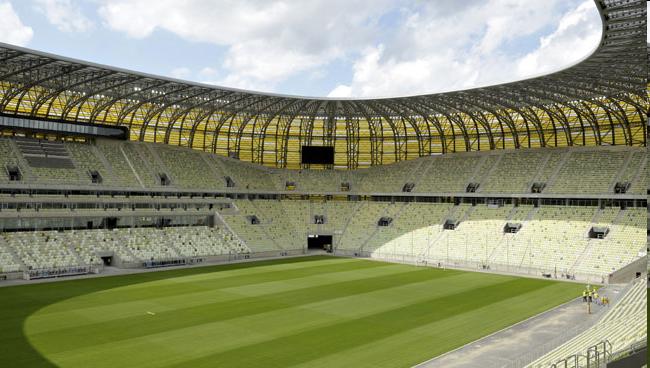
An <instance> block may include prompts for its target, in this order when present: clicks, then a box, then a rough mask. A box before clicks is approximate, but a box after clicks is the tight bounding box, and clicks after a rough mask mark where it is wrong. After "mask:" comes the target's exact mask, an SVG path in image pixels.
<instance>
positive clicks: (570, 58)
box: [517, 1, 602, 77]
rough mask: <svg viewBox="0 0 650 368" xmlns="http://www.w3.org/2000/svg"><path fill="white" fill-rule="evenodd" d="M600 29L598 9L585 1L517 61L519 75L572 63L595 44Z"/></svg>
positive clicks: (599, 35) (599, 34)
mask: <svg viewBox="0 0 650 368" xmlns="http://www.w3.org/2000/svg"><path fill="white" fill-rule="evenodd" d="M601 33H602V27H601V26H600V18H599V17H598V13H595V14H594V11H593V4H592V3H591V1H585V2H583V3H582V4H580V5H579V6H578V7H577V8H575V9H573V10H572V11H570V12H568V13H567V14H565V15H564V16H563V17H562V19H561V20H560V23H559V25H558V27H557V29H556V30H555V31H554V32H553V33H551V34H550V35H548V36H545V37H542V38H541V39H540V42H539V47H538V48H537V49H536V50H534V51H533V52H530V53H529V54H527V55H525V56H524V57H522V58H521V59H520V60H519V61H518V63H517V74H518V75H519V76H521V77H524V76H530V75H535V74H541V73H546V72H550V71H554V70H556V69H558V68H561V67H566V66H568V65H570V64H571V63H575V62H577V61H578V60H580V59H581V58H582V57H585V56H587V55H588V54H589V53H590V51H592V50H593V49H594V47H595V46H596V45H598V41H600V37H601Z"/></svg>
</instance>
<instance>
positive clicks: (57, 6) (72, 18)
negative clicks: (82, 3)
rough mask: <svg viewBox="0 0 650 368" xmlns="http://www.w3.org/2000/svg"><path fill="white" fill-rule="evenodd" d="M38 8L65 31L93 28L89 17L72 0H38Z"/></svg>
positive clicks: (52, 22) (85, 30)
mask: <svg viewBox="0 0 650 368" xmlns="http://www.w3.org/2000/svg"><path fill="white" fill-rule="evenodd" d="M35 3H36V5H35V6H36V9H37V10H38V11H40V12H41V13H43V14H44V15H45V17H46V18H47V20H48V21H49V22H50V23H51V24H52V25H54V26H55V27H56V28H57V29H59V30H60V31H63V32H87V31H89V30H90V29H92V28H93V26H94V25H93V22H92V21H91V20H90V19H88V18H87V17H86V16H85V15H84V14H83V13H82V12H81V9H80V8H79V7H78V6H77V5H76V4H75V3H73V2H72V0H36V1H35Z"/></svg>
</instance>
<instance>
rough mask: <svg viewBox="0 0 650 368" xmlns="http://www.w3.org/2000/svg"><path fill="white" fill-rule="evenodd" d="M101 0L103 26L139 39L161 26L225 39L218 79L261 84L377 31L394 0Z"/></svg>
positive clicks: (267, 85) (311, 67) (313, 65)
mask: <svg viewBox="0 0 650 368" xmlns="http://www.w3.org/2000/svg"><path fill="white" fill-rule="evenodd" d="M101 1H102V3H101V6H100V8H99V14H100V16H101V17H102V19H103V20H104V22H105V24H106V25H107V26H108V27H109V28H111V29H113V30H117V31H121V32H124V33H126V34H127V35H129V36H130V37H133V38H138V39H141V38H145V37H148V36H150V35H151V34H152V33H153V32H155V31H156V30H164V31H168V32H172V33H174V34H176V35H178V36H180V37H182V38H184V39H186V40H189V41H193V42H207V43H211V44H215V45H220V46H225V47H226V48H227V51H226V55H225V58H224V60H223V63H222V64H221V65H218V66H219V69H220V71H221V72H223V74H222V77H221V78H220V79H218V80H217V81H218V82H221V83H224V84H227V85H229V86H233V87H239V88H251V87H253V88H264V89H267V90H268V89H271V90H272V89H273V88H274V86H275V85H276V84H277V83H279V82H281V81H283V80H286V79H287V78H289V77H291V76H294V75H296V74H298V73H301V72H306V71H315V70H316V69H317V68H319V67H322V66H324V65H326V64H328V63H330V62H332V61H333V60H336V59H337V58H340V57H342V56H343V55H344V54H345V53H346V51H348V50H354V49H359V48H361V47H362V46H364V45H365V44H367V42H368V39H370V38H372V37H373V35H374V34H375V33H376V32H377V30H378V28H377V22H376V21H377V18H378V17H379V16H380V15H381V14H383V13H384V12H385V11H386V9H388V8H390V7H392V6H394V3H393V2H391V1H389V0H381V1H377V0H362V1H356V2H351V1H347V0H330V1H318V0H301V1H299V2H292V3H288V2H285V1H280V0H276V1H264V0H230V1H221V2H214V1H209V0H187V1H177V0H111V1H108V0H101ZM350 30H354V31H353V32H350ZM215 62H216V60H215Z"/></svg>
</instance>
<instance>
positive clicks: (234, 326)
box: [0, 257, 581, 367]
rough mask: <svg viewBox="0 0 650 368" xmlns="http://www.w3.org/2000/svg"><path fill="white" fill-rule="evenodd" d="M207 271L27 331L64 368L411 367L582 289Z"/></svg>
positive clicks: (69, 306)
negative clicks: (131, 367) (119, 367)
mask: <svg viewBox="0 0 650 368" xmlns="http://www.w3.org/2000/svg"><path fill="white" fill-rule="evenodd" d="M247 271H250V272H247ZM198 273H199V274H192V272H191V270H186V273H185V274H183V273H180V274H178V273H172V274H173V275H174V276H175V277H172V278H167V279H165V278H161V279H157V280H155V281H150V282H145V283H133V282H134V280H133V279H132V278H133V277H134V276H138V275H129V276H127V277H128V278H130V280H129V284H127V286H120V285H119V281H118V279H119V277H115V278H113V277H112V278H111V279H115V282H114V284H115V285H114V286H115V287H114V288H110V289H108V288H102V289H99V290H97V291H96V292H91V293H89V294H83V295H80V296H77V297H75V298H72V299H68V300H63V301H60V302H58V303H55V304H52V305H48V306H43V308H41V309H40V310H38V311H37V312H36V313H33V314H32V315H31V316H29V317H28V318H27V320H26V321H25V323H24V329H25V334H26V335H27V338H28V339H29V342H30V343H31V344H32V345H33V346H34V347H35V348H36V349H37V350H38V351H39V352H40V353H41V354H42V355H43V356H45V357H46V358H47V359H48V360H50V361H51V362H53V363H54V364H56V365H57V366H61V367H88V366H92V367H113V366H116V365H117V366H123V367H130V366H138V367H184V366H192V367H214V366H219V367H227V366H240V367H243V366H245V367H255V366H263V367H287V366H304V367H309V366H314V367H316V366H318V367H326V366H330V367H331V366H355V367H362V366H368V367H371V366H372V367H378V366H379V367H381V366H383V367H402V366H410V365H412V364H414V363H417V362H420V361H423V360H426V359H428V358H431V357H433V356H434V355H439V354H440V353H443V352H445V351H448V350H451V349H453V348H455V347H458V346H460V345H462V344H465V343H467V342H470V341H472V340H475V339H477V338H480V337H481V336H485V335H486V334H489V333H491V332H493V331H496V330H498V329H500V328H503V327H506V326H508V325H510V324H512V323H515V322H517V321H520V320H522V319H525V318H527V317H529V316H531V315H534V314H536V313H539V312H541V311H543V310H545V309H548V308H551V307H553V306H555V305H558V304H561V303H562V302H565V301H568V300H569V299H571V298H573V297H575V296H577V295H578V292H579V291H580V290H581V288H580V285H575V284H567V283H557V282H552V281H546V280H533V279H523V278H515V277H509V276H500V275H486V274H479V273H468V272H460V271H452V270H438V269H430V268H418V267H413V266H407V265H398V264H388V263H381V262H372V261H363V260H352V259H339V258H329V257H325V258H323V257H318V258H316V257H314V258H311V259H309V260H304V261H300V262H296V261H290V262H287V263H284V262H270V263H269V262H265V263H263V264H262V265H261V266H259V267H255V266H254V265H249V267H241V268H230V267H223V268H220V267H215V268H213V272H198ZM149 278H150V277H145V278H143V280H145V281H146V280H147V279H149ZM99 280H100V279H87V280H79V281H75V282H70V283H68V284H69V285H70V287H75V286H80V284H83V283H92V282H100V281H99ZM104 283H105V282H104ZM52 285H54V284H52ZM8 289H12V288H8ZM89 289H92V288H89ZM2 291H3V290H2V289H0V297H1V296H2ZM30 299H32V300H29V302H33V299H34V298H33V297H32V298H30ZM147 312H153V313H154V314H153V315H152V314H149V313H147ZM0 327H2V320H1V319H0ZM10 358H11V354H10ZM22 366H29V365H22Z"/></svg>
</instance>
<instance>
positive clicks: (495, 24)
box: [329, 0, 600, 97]
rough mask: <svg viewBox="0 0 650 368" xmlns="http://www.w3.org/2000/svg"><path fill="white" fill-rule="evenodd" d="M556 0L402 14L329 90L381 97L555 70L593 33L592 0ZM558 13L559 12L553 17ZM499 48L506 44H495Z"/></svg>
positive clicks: (596, 27) (580, 53) (500, 1)
mask: <svg viewBox="0 0 650 368" xmlns="http://www.w3.org/2000/svg"><path fill="white" fill-rule="evenodd" d="M559 4H561V2H560V1H558V0H549V1H543V2H531V1H523V2H513V1H511V0H490V1H485V2H479V3H476V4H475V5H474V6H470V7H465V8H463V7H456V9H455V10H453V9H452V8H449V9H448V10H447V11H441V10H440V9H437V8H436V7H435V6H433V5H432V6H431V7H425V8H424V9H418V10H417V12H412V13H411V14H408V16H407V21H406V22H405V23H404V25H403V27H402V28H401V29H400V31H399V32H398V35H397V37H395V39H392V40H387V42H385V43H383V44H381V45H378V46H373V47H368V48H366V49H365V50H364V51H363V52H361V54H360V57H359V58H358V59H357V60H356V61H355V62H354V64H353V77H352V81H351V83H349V84H341V85H338V86H337V87H335V88H334V89H333V90H332V91H331V92H330V94H329V96H331V97H349V96H360V97H388V96H404V95H414V94H423V93H435V92H444V91H450V90H458V89H465V88H471V87H475V86H485V85H490V84H495V83H504V82H510V81H512V80H515V79H521V78H524V77H528V76H531V75H535V74H539V73H542V72H548V71H550V70H555V69H558V68H561V67H563V66H567V65H568V64H570V63H572V62H575V61H576V60H578V59H580V58H581V57H584V56H586V55H587V54H588V53H589V51H591V50H592V49H593V48H594V47H595V46H596V44H597V41H598V39H599V37H600V19H599V16H598V12H597V10H596V7H595V6H594V4H593V2H591V1H590V0H585V1H584V2H583V3H581V4H580V5H578V6H577V7H575V8H574V9H572V10H571V11H569V12H568V13H567V14H565V15H563V14H562V12H561V11H560V10H559V6H558V5H559ZM557 19H561V20H560V22H559V23H557ZM548 28H552V29H554V30H553V31H552V32H551V33H550V34H549V35H548V36H545V37H543V38H542V39H541V40H540V43H539V46H538V48H537V49H536V50H534V51H531V52H530V53H528V54H523V55H517V50H518V49H517V48H513V49H510V50H508V49H507V46H508V43H509V41H513V40H514V41H516V38H517V37H524V36H530V35H534V34H538V33H539V32H542V31H544V30H546V29H548ZM503 48H506V50H502V49H503Z"/></svg>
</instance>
